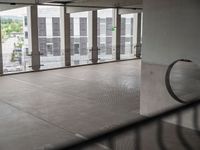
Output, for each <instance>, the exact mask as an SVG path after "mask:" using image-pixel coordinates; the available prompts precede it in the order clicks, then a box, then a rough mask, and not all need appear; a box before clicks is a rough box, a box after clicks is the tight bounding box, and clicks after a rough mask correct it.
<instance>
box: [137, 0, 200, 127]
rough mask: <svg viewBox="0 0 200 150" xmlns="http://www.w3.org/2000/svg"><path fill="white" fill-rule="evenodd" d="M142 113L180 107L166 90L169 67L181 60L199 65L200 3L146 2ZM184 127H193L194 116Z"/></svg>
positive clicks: (196, 0) (180, 0) (199, 0)
mask: <svg viewBox="0 0 200 150" xmlns="http://www.w3.org/2000/svg"><path fill="white" fill-rule="evenodd" d="M143 3H144V28H143V46H142V73H141V100H140V113H141V114H142V115H146V116H148V115H150V114H152V113H155V112H158V111H162V110H164V109H167V108H169V107H173V106H175V105H180V104H179V103H178V102H176V101H175V100H174V99H173V98H171V96H170V95H169V94H168V92H167V90H166V87H165V81H164V77H165V73H166V69H167V66H168V65H169V64H170V63H172V62H173V61H174V60H176V59H178V58H187V59H191V60H193V61H194V62H196V63H197V64H200V19H199V17H200V0H144V1H143ZM188 115H189V113H188V114H187V117H185V119H184V121H183V122H184V123H183V126H185V127H189V128H192V122H191V120H190V119H191V117H188Z"/></svg>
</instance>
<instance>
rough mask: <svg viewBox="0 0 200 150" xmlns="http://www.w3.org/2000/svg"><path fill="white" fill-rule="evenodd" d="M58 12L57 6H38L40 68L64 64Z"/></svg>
mask: <svg viewBox="0 0 200 150" xmlns="http://www.w3.org/2000/svg"><path fill="white" fill-rule="evenodd" d="M60 12H61V11H60V7H58V6H38V44H39V50H40V54H41V56H40V62H41V69H48V68H57V67H63V66H64V61H65V60H64V49H61V34H60V32H61V30H60V24H61V23H60V21H61V20H60Z"/></svg>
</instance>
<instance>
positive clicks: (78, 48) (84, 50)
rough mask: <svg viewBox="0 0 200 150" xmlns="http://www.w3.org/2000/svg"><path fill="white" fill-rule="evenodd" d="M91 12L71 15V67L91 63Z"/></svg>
mask: <svg viewBox="0 0 200 150" xmlns="http://www.w3.org/2000/svg"><path fill="white" fill-rule="evenodd" d="M88 21H89V12H88V11H86V12H77V13H71V14H70V41H71V45H70V46H71V65H72V66H74V65H83V64H89V63H92V62H91V50H90V47H89V32H88V31H89V26H88V24H89V23H88Z"/></svg>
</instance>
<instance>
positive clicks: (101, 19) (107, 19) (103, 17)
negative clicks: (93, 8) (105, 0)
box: [97, 9, 115, 62]
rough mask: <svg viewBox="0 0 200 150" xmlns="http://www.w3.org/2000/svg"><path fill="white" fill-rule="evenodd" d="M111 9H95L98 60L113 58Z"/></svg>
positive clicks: (110, 59) (104, 60)
mask: <svg viewBox="0 0 200 150" xmlns="http://www.w3.org/2000/svg"><path fill="white" fill-rule="evenodd" d="M114 30H115V28H114V27H113V9H102V10H98V11H97V46H98V48H99V52H98V58H99V62H106V61H112V60H114V59H115V56H114V53H113V46H112V45H113V43H112V39H113V37H112V36H113V35H112V32H113V31H114Z"/></svg>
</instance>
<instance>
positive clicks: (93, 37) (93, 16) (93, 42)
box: [89, 11, 98, 64]
mask: <svg viewBox="0 0 200 150" xmlns="http://www.w3.org/2000/svg"><path fill="white" fill-rule="evenodd" d="M89 47H90V48H91V52H92V59H91V60H92V63H93V64H96V63H97V62H98V47H97V11H91V12H89Z"/></svg>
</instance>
